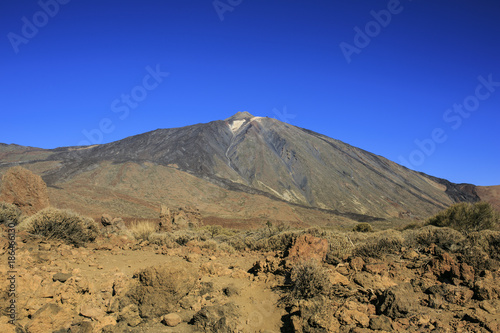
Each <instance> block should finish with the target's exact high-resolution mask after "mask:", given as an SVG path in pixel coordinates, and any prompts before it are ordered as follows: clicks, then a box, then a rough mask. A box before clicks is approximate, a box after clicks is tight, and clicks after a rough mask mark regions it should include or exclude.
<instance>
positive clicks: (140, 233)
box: [128, 221, 156, 241]
mask: <svg viewBox="0 0 500 333" xmlns="http://www.w3.org/2000/svg"><path fill="white" fill-rule="evenodd" d="M128 231H129V232H130V234H131V235H132V236H133V237H134V238H135V239H136V240H138V241H143V240H149V237H151V235H153V234H154V233H155V232H156V223H155V222H151V221H133V222H132V223H131V224H130V226H129V227H128Z"/></svg>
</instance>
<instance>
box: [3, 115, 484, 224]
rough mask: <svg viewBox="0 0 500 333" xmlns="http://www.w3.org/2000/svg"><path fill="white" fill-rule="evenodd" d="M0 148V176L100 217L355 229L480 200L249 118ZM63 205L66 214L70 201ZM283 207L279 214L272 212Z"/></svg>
mask: <svg viewBox="0 0 500 333" xmlns="http://www.w3.org/2000/svg"><path fill="white" fill-rule="evenodd" d="M2 147H4V146H1V145H0V154H1V155H0V156H2V160H1V164H0V172H4V171H5V170H6V169H7V168H8V167H10V166H13V165H18V164H23V165H25V166H27V167H30V168H31V169H33V170H37V171H38V172H39V174H41V175H42V176H43V178H44V180H45V181H46V182H47V183H48V185H49V188H50V189H51V191H52V194H53V196H54V197H57V198H59V199H55V200H56V201H57V200H59V201H61V202H64V200H66V199H64V196H65V195H66V196H67V197H68V198H72V197H75V196H76V195H77V194H78V196H80V197H79V200H81V201H82V202H88V201H89V200H90V201H92V200H93V202H94V204H95V205H97V206H101V207H102V206H107V207H108V208H107V209H115V208H113V207H115V206H117V205H121V206H122V207H129V206H126V205H125V206H124V203H127V202H128V203H129V204H131V205H132V206H134V207H136V208H135V210H132V208H130V210H131V211H134V212H136V213H133V214H132V213H130V212H128V213H129V214H130V215H134V214H135V215H138V213H137V212H145V214H146V215H148V214H149V215H152V212H151V210H152V209H156V208H153V207H157V205H158V203H159V202H160V203H165V204H170V205H173V206H180V205H192V206H196V207H201V208H200V210H205V213H206V214H212V213H213V214H215V210H214V207H219V208H220V209H218V210H217V214H219V215H224V216H235V215H237V216H240V217H245V218H253V217H256V216H258V217H260V218H269V217H270V216H278V215H280V214H282V212H283V211H285V210H286V211H288V212H289V213H290V214H291V215H293V216H294V217H293V219H296V220H300V219H302V218H303V215H302V217H300V216H298V215H297V214H298V213H297V211H298V210H304V209H306V210H308V211H314V210H316V211H318V212H322V213H325V214H340V215H346V216H355V217H356V216H357V217H360V219H363V216H365V217H366V218H367V219H370V218H371V219H372V218H389V217H398V216H420V217H426V216H428V215H430V214H433V213H435V212H437V211H438V210H440V209H442V208H445V207H446V206H449V205H451V204H453V203H454V202H457V201H477V200H479V196H478V195H477V193H476V187H475V186H473V185H467V186H466V185H457V184H453V183H451V182H448V181H446V180H444V179H439V178H435V177H432V176H428V175H425V174H422V173H419V172H415V171H412V170H409V169H407V168H405V167H403V166H400V165H398V164H396V163H394V162H391V161H389V160H387V159H385V158H383V157H381V156H377V155H375V154H372V153H370V152H367V151H365V150H362V149H359V148H356V147H353V146H350V145H348V144H346V143H343V142H341V141H338V140H335V139H332V138H329V137H327V136H324V135H321V134H318V133H315V132H313V131H310V130H306V129H303V128H300V127H296V126H293V125H290V124H287V123H283V122H280V121H279V120H276V119H274V118H267V117H255V116H253V115H251V114H250V113H248V112H238V113H236V114H235V115H233V116H231V117H229V118H227V119H225V120H217V121H212V122H209V123H206V124H196V125H192V126H186V127H181V128H171V129H159V130H156V131H152V132H148V133H144V134H140V135H136V136H133V137H128V138H126V139H123V140H120V141H116V142H112V143H109V144H103V145H96V146H89V147H68V148H58V149H54V150H42V149H35V148H27V147H25V148H24V150H23V149H19V148H18V149H16V150H12V149H10V150H9V149H7V148H2ZM7 147H8V146H7ZM95 193H98V194H99V195H97V194H95ZM94 194H95V195H94ZM93 196H95V197H102V198H105V199H104V200H105V202H101V201H97V202H96V199H94V197H93ZM218 196H219V197H218ZM84 197H85V198H84ZM89 198H92V199H89ZM52 200H53V199H52V198H51V201H52ZM67 200H70V201H71V200H72V199H67ZM233 201H237V202H240V205H236V206H235V204H234V202H233ZM264 202H265V203H264ZM66 205H67V206H72V207H73V208H75V207H74V206H75V203H74V202H73V201H72V203H71V204H69V203H66ZM214 205H215V206H214ZM253 205H255V206H253ZM283 205H285V206H286V205H288V206H286V207H288V208H287V209H284V208H279V209H278V206H279V207H285V206H283ZM89 206H90V205H89ZM87 207H88V206H87ZM109 207H111V208H109ZM264 207H274V208H269V209H267V208H266V209H264ZM294 207H295V208H294ZM76 208H78V207H76ZM76 208H75V209H76ZM260 208H261V210H259V209H260ZM122 209H123V208H122ZM273 209H275V210H276V211H274V210H273ZM277 211H279V213H277ZM280 216H281V215H280Z"/></svg>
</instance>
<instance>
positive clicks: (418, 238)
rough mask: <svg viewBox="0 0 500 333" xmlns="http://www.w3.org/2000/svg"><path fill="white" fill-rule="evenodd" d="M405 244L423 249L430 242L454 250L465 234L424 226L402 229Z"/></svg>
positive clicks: (462, 240) (444, 248) (447, 249)
mask: <svg viewBox="0 0 500 333" xmlns="http://www.w3.org/2000/svg"><path fill="white" fill-rule="evenodd" d="M403 237H404V238H405V245H406V246H408V247H412V248H416V249H423V248H426V247H429V246H430V245H431V244H436V245H437V246H439V247H440V248H442V249H443V250H446V251H452V252H454V251H456V250H457V249H458V247H459V246H460V244H462V243H463V242H464V241H465V239H466V238H465V236H464V235H463V234H462V233H461V232H459V231H457V230H454V229H450V228H439V227H435V226H425V227H423V228H420V229H414V230H405V231H403Z"/></svg>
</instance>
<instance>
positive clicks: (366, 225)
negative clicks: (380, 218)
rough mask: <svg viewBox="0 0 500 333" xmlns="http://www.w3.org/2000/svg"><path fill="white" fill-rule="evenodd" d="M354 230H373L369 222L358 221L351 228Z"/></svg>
mask: <svg viewBox="0 0 500 333" xmlns="http://www.w3.org/2000/svg"><path fill="white" fill-rule="evenodd" d="M352 231H354V232H373V227H372V225H371V224H369V223H358V224H356V225H355V226H354V228H352Z"/></svg>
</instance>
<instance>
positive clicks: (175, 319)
mask: <svg viewBox="0 0 500 333" xmlns="http://www.w3.org/2000/svg"><path fill="white" fill-rule="evenodd" d="M161 322H162V323H163V324H164V325H167V326H170V327H175V326H177V325H179V324H180V323H181V322H182V318H181V317H180V316H179V315H178V314H177V313H169V314H167V315H164V316H163V318H162V319H161Z"/></svg>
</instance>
